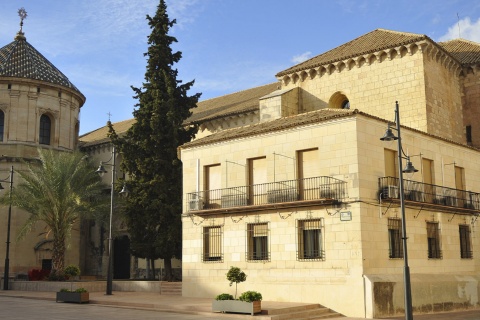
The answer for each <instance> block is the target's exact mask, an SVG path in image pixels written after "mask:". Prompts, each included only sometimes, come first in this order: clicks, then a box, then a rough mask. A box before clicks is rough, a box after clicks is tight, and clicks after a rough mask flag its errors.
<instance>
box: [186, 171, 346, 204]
mask: <svg viewBox="0 0 480 320" xmlns="http://www.w3.org/2000/svg"><path fill="white" fill-rule="evenodd" d="M345 195H346V182H345V181H342V180H339V179H335V178H332V177H325V176H321V177H313V178H306V179H296V180H286V181H278V182H271V183H262V184H254V185H249V186H240V187H232V188H225V189H216V190H205V191H199V192H190V193H187V194H186V197H185V198H186V199H185V200H186V205H187V211H195V210H211V209H221V208H232V207H245V206H257V205H266V204H273V203H285V202H294V201H307V200H320V199H329V200H333V201H339V200H340V199H343V198H345Z"/></svg>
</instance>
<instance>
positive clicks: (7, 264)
mask: <svg viewBox="0 0 480 320" xmlns="http://www.w3.org/2000/svg"><path fill="white" fill-rule="evenodd" d="M0 181H1V182H7V181H8V182H9V183H10V194H9V195H8V198H9V205H8V220H7V249H6V252H5V271H4V274H3V290H8V276H9V273H10V258H9V256H10V224H11V219H12V191H13V166H12V167H11V168H10V176H9V177H8V178H6V179H3V180H0ZM2 189H3V186H2V184H1V183H0V190H2Z"/></svg>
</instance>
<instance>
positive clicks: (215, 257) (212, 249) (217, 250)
mask: <svg viewBox="0 0 480 320" xmlns="http://www.w3.org/2000/svg"><path fill="white" fill-rule="evenodd" d="M222 231H223V230H222V227H221V226H210V227H204V228H203V254H202V261H203V262H223V251H222V238H223V232H222Z"/></svg>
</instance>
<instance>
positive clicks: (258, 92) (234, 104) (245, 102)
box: [186, 82, 280, 124]
mask: <svg viewBox="0 0 480 320" xmlns="http://www.w3.org/2000/svg"><path fill="white" fill-rule="evenodd" d="M278 87H280V83H278V82H274V83H269V84H266V85H263V86H259V87H255V88H251V89H247V90H243V91H239V92H235V93H231V94H227V95H224V96H221V97H217V98H212V99H208V100H204V101H200V102H199V103H198V104H197V108H195V109H193V114H192V116H191V117H190V118H189V119H187V121H186V123H187V124H188V123H193V122H203V121H206V120H212V119H215V118H218V117H224V116H227V115H233V114H239V113H243V112H247V111H252V110H258V108H259V101H258V99H259V98H261V97H263V96H265V95H267V94H270V93H272V92H273V91H275V90H276V89H278Z"/></svg>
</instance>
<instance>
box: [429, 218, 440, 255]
mask: <svg viewBox="0 0 480 320" xmlns="http://www.w3.org/2000/svg"><path fill="white" fill-rule="evenodd" d="M427 241H428V258H429V259H441V258H442V250H441V249H440V228H439V224H438V222H427Z"/></svg>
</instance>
